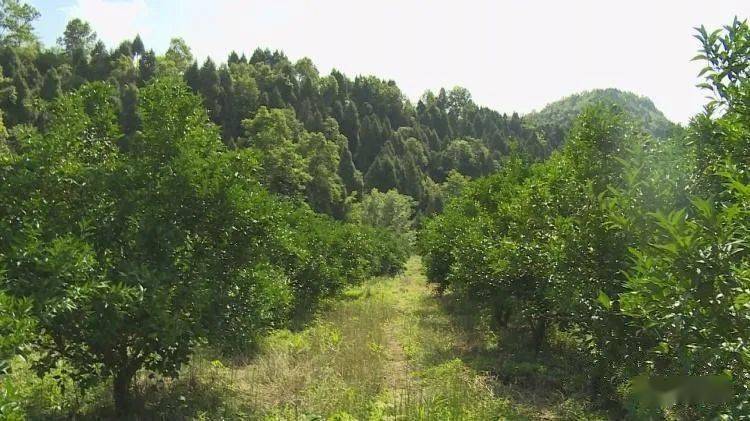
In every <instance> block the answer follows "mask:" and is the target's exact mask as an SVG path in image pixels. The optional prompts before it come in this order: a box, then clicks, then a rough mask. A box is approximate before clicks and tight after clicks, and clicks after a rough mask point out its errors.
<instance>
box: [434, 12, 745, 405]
mask: <svg viewBox="0 0 750 421" xmlns="http://www.w3.org/2000/svg"><path fill="white" fill-rule="evenodd" d="M749 32H750V30H748V26H747V25H746V24H745V23H744V22H739V21H735V22H734V23H733V24H732V25H730V26H727V27H725V28H724V29H722V30H719V31H716V32H714V33H711V34H708V33H707V32H706V31H705V29H703V28H700V29H699V34H698V36H697V37H698V38H699V39H700V40H701V42H702V43H703V50H702V55H701V56H699V57H698V58H699V59H702V60H706V61H708V63H709V67H708V68H707V69H706V70H704V71H703V72H702V73H701V75H707V79H706V80H707V84H706V85H705V86H704V87H705V88H706V89H709V90H711V91H712V92H713V93H714V94H715V95H716V96H717V97H716V100H715V101H713V102H712V103H711V104H709V106H708V107H707V112H706V113H704V114H702V115H699V116H698V117H696V118H695V119H694V120H693V123H692V125H691V126H690V128H689V130H688V133H687V139H684V138H680V137H675V138H672V139H654V138H653V137H652V136H649V135H648V133H647V132H653V127H649V126H648V125H646V126H645V127H643V128H642V129H639V128H638V127H637V126H635V127H634V126H633V121H634V120H633V119H632V116H628V115H627V114H623V113H622V112H621V110H623V107H621V106H620V107H614V108H613V107H603V106H601V105H600V106H597V107H593V108H585V109H584V110H583V112H582V113H581V115H580V116H579V117H578V118H577V120H576V122H575V124H574V125H573V128H572V129H571V131H570V133H569V135H568V138H567V142H566V144H565V146H564V147H563V148H562V150H560V151H559V152H556V153H553V155H552V156H551V157H550V158H549V159H548V160H546V161H545V162H543V163H541V164H536V165H532V166H531V167H530V168H523V166H521V167H513V166H512V165H511V166H509V167H508V168H505V169H504V170H503V171H501V172H500V173H499V174H498V175H494V176H492V177H488V178H485V179H479V180H476V181H473V182H471V183H469V185H468V186H467V187H465V188H464V189H463V192H462V194H461V195H460V196H459V197H458V198H456V199H453V200H452V201H451V202H449V204H448V206H447V208H446V210H445V212H444V214H443V215H440V216H438V217H436V218H434V219H432V220H430V221H428V222H427V224H426V227H425V229H424V231H423V232H422V234H421V241H420V245H421V248H422V250H423V253H424V254H425V262H426V264H427V272H428V275H429V278H430V280H431V281H432V282H434V283H436V284H438V286H439V287H440V288H441V289H444V290H445V289H449V290H451V291H453V293H454V294H455V295H456V296H457V297H459V298H460V299H463V300H466V301H467V302H471V303H472V305H473V306H475V307H476V308H478V309H479V311H480V312H482V313H484V314H486V315H487V316H488V317H489V318H491V319H492V320H494V323H495V327H496V328H502V327H503V326H505V325H508V324H510V325H513V326H521V327H522V328H523V329H526V330H528V331H529V340H530V342H531V345H533V346H536V347H541V346H544V341H543V339H544V338H545V336H546V335H547V331H548V330H549V328H550V327H554V329H555V330H556V331H558V332H564V333H565V334H566V335H572V337H574V338H576V341H577V342H578V346H579V348H580V349H581V350H582V351H583V352H584V353H585V354H586V355H587V359H588V360H589V361H590V363H591V369H590V370H589V374H588V375H589V381H590V382H591V384H592V387H593V389H594V390H595V391H596V392H595V394H596V395H597V396H598V398H599V400H600V401H601V402H602V403H606V402H609V405H612V401H613V400H615V401H616V400H617V399H620V401H619V403H616V404H615V405H614V407H615V408H617V407H618V406H619V408H620V410H625V408H628V409H629V410H632V411H635V412H633V413H632V414H631V415H632V416H634V417H643V416H646V415H645V414H650V415H648V416H652V417H653V416H659V414H660V413H661V415H663V414H664V413H663V411H664V410H665V409H666V408H667V407H669V409H668V410H669V411H671V412H673V413H676V414H679V416H682V417H685V418H700V417H718V416H725V417H729V418H731V417H736V418H741V417H746V416H747V415H748V414H749V412H748V411H749V410H750V404H749V403H748V400H747V396H748V388H749V387H750V377H749V376H748V373H749V371H748V370H749V369H750V365H748V364H749V363H750V358H749V356H748V353H747V346H746V345H747V342H748V341H749V340H750V337H749V336H748V332H750V324H749V321H750V318H749V316H748V303H749V302H750V301H749V300H748V297H750V295H748V288H749V287H750V283H749V282H748V273H750V272H749V269H748V265H749V264H750V260H749V259H748V252H747V250H748V245H747V238H748V227H749V226H750V225H749V223H750V220H749V219H748V213H747V212H748V203H750V201H748V199H750V196H748V194H750V188H749V187H748V184H749V183H750V180H749V179H748V177H747V173H748V169H747V163H748V159H747V150H748V148H747V142H748V139H750V126H749V125H748V123H747V122H748V117H749V116H750V112H749V111H750V108H748V107H747V104H748V102H747V98H748V97H749V96H748V92H750V81H748V79H747V76H748V75H747V72H746V66H745V63H747V60H748V50H747V48H746V44H747V42H746V40H747V39H748V33H749ZM579 100H580V101H583V102H586V101H587V99H586V98H573V101H572V104H573V105H575V104H576V103H578V102H580V101H579ZM718 107H721V108H722V109H723V110H722V111H723V112H722V113H721V114H720V115H718V116H716V115H714V111H715V110H716V108H718ZM554 108H559V107H554ZM552 111H554V109H553V110H547V111H546V112H545V113H546V114H552ZM539 117H541V115H540V116H539ZM636 123H637V122H636ZM657 134H658V133H657ZM686 140H687V141H686ZM644 378H645V379H647V381H646V382H645V383H644V382H643V381H642V379H644ZM649 378H650V379H652V380H651V383H656V385H652V384H650V383H649V381H648V379H649ZM660 379H661V380H660ZM681 379H682V380H681ZM659 382H661V383H659ZM710 382H714V383H713V386H711V387H709V386H707V385H708V384H709V383H710ZM724 383H730V384H731V385H732V388H733V397H731V398H730V399H721V397H722V392H721V390H722V389H721V387H720V386H721V384H724ZM691 384H692V385H702V386H699V387H696V386H690V385H691ZM649 388H650V389H649ZM644 390H651V392H648V393H645V394H644V393H643V391H644ZM654 390H657V391H658V393H661V394H662V395H663V396H664V397H663V398H661V400H660V399H656V400H654V399H653V396H656V395H655V393H656V392H654ZM701 390H702V391H701ZM648 396H651V398H648ZM670 396H671V398H670ZM724 398H726V396H724ZM659 405H663V406H664V408H661V409H660V408H659Z"/></svg>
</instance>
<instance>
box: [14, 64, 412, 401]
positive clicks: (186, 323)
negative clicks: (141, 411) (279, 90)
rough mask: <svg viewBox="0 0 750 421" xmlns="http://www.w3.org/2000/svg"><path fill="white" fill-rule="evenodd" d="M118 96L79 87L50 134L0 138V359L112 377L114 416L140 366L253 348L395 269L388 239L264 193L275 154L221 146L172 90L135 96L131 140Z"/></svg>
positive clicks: (169, 81) (56, 110) (162, 368)
mask: <svg viewBox="0 0 750 421" xmlns="http://www.w3.org/2000/svg"><path fill="white" fill-rule="evenodd" d="M116 89H117V88H116V87H112V86H111V85H107V84H104V83H93V84H86V85H84V86H83V87H81V88H79V89H78V90H76V91H74V92H72V93H70V94H66V95H63V96H62V97H60V98H59V99H57V100H55V101H54V102H53V103H51V104H50V107H49V110H48V111H49V121H48V123H47V125H46V127H45V129H44V130H41V131H40V130H37V129H36V128H34V127H31V126H16V128H14V130H13V136H12V137H10V138H8V137H3V138H2V139H1V140H0V290H1V291H2V294H0V305H2V309H1V310H0V331H1V332H0V333H2V334H3V337H2V338H3V339H2V340H1V341H0V351H2V352H3V356H5V357H7V356H9V355H10V354H14V353H17V352H22V353H23V354H24V355H26V356H27V358H29V359H30V360H31V361H32V362H33V364H34V366H35V367H36V368H37V369H38V370H39V371H40V373H44V372H47V371H49V370H50V369H52V368H55V367H56V368H57V369H60V367H63V368H64V369H65V371H66V372H65V374H66V375H67V376H68V377H70V378H72V379H74V380H76V381H77V382H78V384H79V385H81V386H82V387H86V386H90V385H93V384H96V383H98V382H101V381H102V380H103V379H107V378H111V379H113V380H112V382H113V383H112V384H113V391H114V399H115V403H116V407H117V409H118V410H119V411H120V412H121V413H124V412H125V411H126V410H127V408H128V406H129V396H130V394H129V391H130V385H131V382H132V379H133V376H134V375H135V373H136V372H137V371H138V370H140V369H142V368H147V369H150V370H153V371H157V372H160V373H164V374H167V375H175V374H176V373H177V371H178V369H179V368H180V366H181V365H182V364H184V363H185V362H187V361H188V359H189V357H190V355H191V353H192V351H193V350H194V349H195V347H196V346H199V345H201V344H204V343H209V344H212V345H213V346H215V347H217V348H220V349H227V350H237V349H246V348H247V347H252V345H253V344H254V343H255V340H256V338H257V337H258V336H259V335H262V334H263V333H264V332H265V331H267V330H268V329H270V328H273V327H277V326H283V325H284V324H285V323H286V322H287V321H288V320H289V318H290V316H291V314H292V313H293V312H294V311H295V309H298V308H304V309H309V308H310V307H311V306H313V305H314V304H315V302H317V301H318V300H319V299H320V298H322V297H326V296H329V295H331V294H334V293H336V292H338V291H340V290H341V288H342V287H344V286H345V285H348V284H350V283H352V282H357V281H359V280H362V279H364V278H366V277H368V276H373V275H378V274H387V273H394V272H396V271H398V270H400V268H401V266H402V265H403V263H404V261H405V258H406V256H405V253H406V251H405V250H406V248H405V247H403V246H402V244H401V243H400V242H399V241H398V240H397V239H396V237H395V236H393V235H391V234H389V233H388V232H387V231H385V230H381V229H377V228H369V227H367V226H364V225H355V224H349V223H342V222H337V221H335V220H333V219H331V218H330V217H327V216H322V215H320V214H317V213H315V212H313V211H312V210H310V209H309V207H307V206H304V205H303V204H301V203H300V202H297V201H294V200H292V199H284V198H283V197H282V196H279V195H274V194H273V193H270V192H269V191H268V190H267V189H266V188H264V181H265V180H264V179H263V177H262V176H259V175H258V174H257V171H258V168H264V169H265V166H266V165H271V164H267V163H266V162H267V161H271V162H272V161H273V160H274V159H276V157H275V156H268V155H267V154H264V153H259V152H258V151H256V150H254V149H253V148H245V149H230V148H227V147H226V145H225V144H224V143H223V142H222V140H221V135H220V128H219V127H217V126H216V125H214V124H213V123H211V122H210V120H209V117H208V115H207V113H206V111H205V109H204V107H203V105H202V99H201V98H200V97H198V96H197V95H195V94H193V93H191V92H190V90H189V88H188V87H187V86H186V85H185V84H184V82H182V81H181V80H179V79H175V78H166V79H157V80H155V81H152V82H150V83H149V84H147V85H145V86H144V87H143V88H141V89H140V93H139V95H140V97H139V101H138V106H137V108H136V111H137V115H138V118H139V121H140V123H139V130H138V131H137V132H136V133H134V135H132V136H125V135H124V134H123V133H122V132H121V129H120V124H119V121H118V117H121V115H120V116H118V106H117V103H116V98H117V91H116ZM263 118H265V117H264V116H263V114H260V113H259V115H258V116H257V117H256V119H255V120H253V121H252V122H251V123H250V124H251V125H263V124H264V123H263V122H262V121H259V120H262V119H263ZM282 120H283V118H282ZM271 129H273V128H271ZM271 129H268V128H264V129H262V130H260V131H259V133H260V132H263V130H271ZM284 129H285V130H286V129H287V128H284ZM295 135H299V136H307V137H309V138H308V139H306V140H305V142H322V141H323V139H322V138H320V139H315V137H316V136H312V135H309V136H308V135H306V134H304V132H300V133H296V134H295ZM259 136H260V135H259ZM257 147H258V148H262V146H257ZM310 159H316V158H315V157H314V155H313V156H312V157H311V158H310ZM307 181H308V182H311V181H310V180H307ZM269 185H271V186H275V185H276V184H274V183H269ZM280 185H285V184H283V183H281V184H280ZM32 330H33V335H25V333H31V331H32ZM5 390H6V391H7V390H12V389H10V388H5ZM6 398H7V396H6ZM3 403H6V402H3ZM0 408H2V409H1V411H12V410H13V409H14V407H13V406H12V405H0ZM6 415H7V414H6Z"/></svg>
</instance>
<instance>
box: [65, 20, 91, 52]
mask: <svg viewBox="0 0 750 421" xmlns="http://www.w3.org/2000/svg"><path fill="white" fill-rule="evenodd" d="M57 44H58V45H59V46H60V47H62V48H63V49H65V52H67V53H68V54H69V55H71V56H72V55H73V54H83V55H84V56H88V54H89V52H90V51H91V50H92V49H93V47H94V45H95V44H96V32H94V31H93V30H92V29H91V25H89V23H88V22H84V21H82V20H81V19H78V18H76V19H73V20H71V21H70V22H68V24H67V26H66V27H65V32H63V36H62V37H60V38H58V39H57Z"/></svg>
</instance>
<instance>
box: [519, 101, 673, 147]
mask: <svg viewBox="0 0 750 421" xmlns="http://www.w3.org/2000/svg"><path fill="white" fill-rule="evenodd" d="M597 104H604V105H610V106H615V107H617V108H619V109H620V110H622V111H624V112H625V113H626V114H628V115H630V116H631V117H632V118H633V120H634V121H635V122H636V123H638V124H640V125H641V126H642V127H643V128H644V129H645V130H646V131H647V132H648V133H650V134H651V135H653V136H655V137H658V138H666V137H669V136H671V135H672V134H674V133H675V131H676V130H679V126H678V125H676V124H675V123H673V122H671V121H669V120H668V119H667V118H666V117H665V116H664V113H662V112H661V111H660V110H659V109H658V108H656V106H655V105H654V103H653V102H652V101H651V100H650V99H649V98H647V97H645V96H639V95H636V94H634V93H632V92H625V91H620V90H618V89H614V88H610V89H594V90H591V91H585V92H581V93H577V94H574V95H570V96H568V97H565V98H563V99H560V100H558V101H555V102H553V103H551V104H548V105H547V106H545V107H544V108H542V109H541V110H540V111H538V112H533V113H530V114H527V115H525V116H524V119H525V121H526V123H527V124H528V125H529V126H530V127H533V128H535V129H537V130H540V131H541V132H542V133H544V137H545V138H546V139H547V140H548V141H549V143H550V145H552V146H553V147H558V146H559V145H561V144H562V142H563V141H564V140H565V138H566V136H567V134H568V132H569V131H570V128H571V126H572V125H573V122H574V121H575V120H576V118H578V116H579V115H580V114H581V112H582V111H583V110H585V109H586V108H587V107H590V106H593V105H597Z"/></svg>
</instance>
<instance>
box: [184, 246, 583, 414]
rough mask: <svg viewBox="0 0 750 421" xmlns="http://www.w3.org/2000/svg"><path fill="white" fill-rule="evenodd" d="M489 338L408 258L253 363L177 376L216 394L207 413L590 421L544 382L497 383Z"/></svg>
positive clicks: (267, 346) (271, 342)
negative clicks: (399, 271)
mask: <svg viewBox="0 0 750 421" xmlns="http://www.w3.org/2000/svg"><path fill="white" fill-rule="evenodd" d="M490 339H492V338H490ZM493 340H494V341H495V342H496V338H494V339H493ZM493 340H488V336H487V335H481V334H478V333H477V332H473V331H471V330H470V329H469V330H467V329H466V328H465V326H464V327H462V326H461V323H460V315H456V314H451V315H449V314H448V313H447V312H446V310H445V306H443V305H441V302H440V299H439V298H437V297H436V296H435V295H434V294H432V292H431V291H430V290H429V288H428V286H427V285H426V283H425V279H424V276H423V274H422V267H421V263H420V261H419V259H417V258H413V259H411V260H410V261H409V264H408V268H407V270H406V272H405V273H404V274H403V275H400V276H397V277H394V278H386V279H376V280H373V281H371V282H369V283H366V284H365V285H362V286H360V287H357V288H353V289H351V290H350V291H348V292H347V293H346V294H345V295H344V297H343V298H341V299H338V300H336V301H333V302H331V303H330V304H329V305H328V306H327V308H326V309H324V310H323V311H321V313H320V315H319V316H318V318H317V319H316V321H314V322H313V323H312V324H311V325H310V326H309V327H307V328H306V329H304V330H303V331H301V332H290V331H279V332H276V333H275V334H273V335H272V336H271V337H269V338H268V339H267V340H266V341H265V342H264V344H263V346H262V349H261V352H260V353H259V355H257V356H256V357H254V358H253V359H252V360H250V361H246V362H238V363H237V364H233V365H232V368H228V367H225V366H224V365H222V364H220V363H218V362H216V361H214V362H210V360H208V359H206V360H205V361H203V362H201V361H198V362H197V363H195V364H194V365H193V367H192V368H191V369H190V372H189V373H188V375H187V376H186V380H182V381H183V382H186V384H192V385H193V386H192V387H193V388H194V389H195V388H197V386H196V385H198V384H200V385H202V386H200V387H201V388H203V389H204V390H203V392H204V393H203V395H204V396H206V397H207V399H209V400H210V397H211V396H216V397H219V396H220V397H221V399H218V398H217V401H216V403H215V405H214V406H213V407H211V409H209V410H208V411H207V412H205V414H204V415H205V416H204V417H203V418H216V417H225V418H231V419H234V418H246V419H272V420H273V419H277V420H301V419H304V420H318V419H333V420H353V419H356V420H492V419H591V418H595V417H594V416H592V415H591V413H588V412H586V411H585V410H584V409H582V408H583V406H582V405H580V404H579V403H578V402H577V401H575V400H570V399H565V398H564V397H562V396H559V394H558V395H556V394H555V392H554V391H552V390H548V389H547V388H545V387H528V385H524V386H523V387H518V385H514V384H513V382H508V381H507V378H506V380H505V381H503V382H501V381H499V380H497V379H498V378H499V377H501V376H498V375H497V373H496V372H494V371H493V370H494V369H493V367H497V366H501V365H502V364H501V361H499V360H498V358H500V357H499V354H498V352H497V349H496V345H493ZM191 379H192V380H191ZM207 379H208V381H207ZM191 382H192V383H191ZM195 392H196V390H192V391H190V392H189V395H192V396H195V395H196V393H195ZM211 392H212V393H211ZM199 395H200V394H199ZM202 406H206V405H205V403H204V405H202ZM217 408H221V411H220V410H219V409H217ZM222 411H223V413H222ZM198 415H199V418H200V413H199V414H198Z"/></svg>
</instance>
